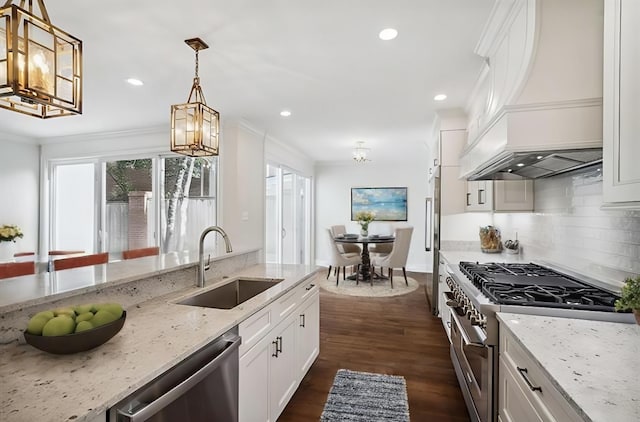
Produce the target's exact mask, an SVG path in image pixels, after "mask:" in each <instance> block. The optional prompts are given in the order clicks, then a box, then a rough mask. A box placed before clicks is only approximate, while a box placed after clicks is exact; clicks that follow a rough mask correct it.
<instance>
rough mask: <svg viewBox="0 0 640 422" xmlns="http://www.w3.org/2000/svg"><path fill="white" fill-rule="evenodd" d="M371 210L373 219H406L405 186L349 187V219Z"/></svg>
mask: <svg viewBox="0 0 640 422" xmlns="http://www.w3.org/2000/svg"><path fill="white" fill-rule="evenodd" d="M360 211H371V212H373V213H374V215H375V219H374V221H407V188H406V187H404V188H403V187H394V188H351V221H356V219H355V215H356V214H357V213H358V212H360Z"/></svg>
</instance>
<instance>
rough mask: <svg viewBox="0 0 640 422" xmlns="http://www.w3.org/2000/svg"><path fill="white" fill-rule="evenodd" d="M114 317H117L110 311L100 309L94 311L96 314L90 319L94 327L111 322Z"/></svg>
mask: <svg viewBox="0 0 640 422" xmlns="http://www.w3.org/2000/svg"><path fill="white" fill-rule="evenodd" d="M116 319H118V317H116V316H115V315H114V314H112V313H111V312H109V311H107V310H106V309H100V310H99V311H98V312H96V314H95V315H94V316H93V318H92V319H91V324H92V325H93V326H94V327H99V326H101V325H105V324H108V323H110V322H113V321H115V320H116Z"/></svg>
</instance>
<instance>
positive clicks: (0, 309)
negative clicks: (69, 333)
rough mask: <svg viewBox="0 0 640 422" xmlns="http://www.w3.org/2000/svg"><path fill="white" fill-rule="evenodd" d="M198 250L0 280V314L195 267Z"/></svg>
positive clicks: (222, 255)
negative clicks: (196, 251)
mask: <svg viewBox="0 0 640 422" xmlns="http://www.w3.org/2000/svg"><path fill="white" fill-rule="evenodd" d="M252 251H253V250H242V251H236V252H232V253H229V254H224V253H223V254H220V255H218V256H212V257H211V262H215V261H218V260H223V259H228V258H230V257H233V256H237V255H242V254H246V253H248V252H252ZM197 264H198V254H197V253H194V252H191V253H189V252H181V253H177V252H171V253H167V254H161V255H156V256H150V257H144V258H137V259H130V260H126V261H115V262H110V263H108V264H102V265H91V266H87V267H79V268H73V269H69V270H61V271H53V272H42V273H38V274H34V275H26V276H20V277H12V278H7V279H3V280H0V315H2V314H3V313H5V312H11V311H14V310H16V309H21V308H25V307H29V306H33V305H37V304H40V303H47V302H51V301H52V300H57V299H62V298H65V297H71V296H76V295H79V294H83V293H87V292H91V291H96V290H100V289H104V288H105V287H109V286H115V285H118V284H126V283H129V282H131V281H134V280H139V279H142V278H145V277H153V276H157V275H161V274H166V273H169V272H172V271H176V270H179V269H183V268H189V267H195V266H196V265H197Z"/></svg>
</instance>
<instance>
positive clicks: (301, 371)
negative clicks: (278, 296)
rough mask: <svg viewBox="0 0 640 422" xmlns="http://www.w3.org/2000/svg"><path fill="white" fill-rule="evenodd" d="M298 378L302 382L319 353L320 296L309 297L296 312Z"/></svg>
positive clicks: (317, 294)
mask: <svg viewBox="0 0 640 422" xmlns="http://www.w3.org/2000/svg"><path fill="white" fill-rule="evenodd" d="M296 349H297V351H296V354H297V365H298V378H299V379H300V380H302V377H304V376H305V374H306V373H307V371H308V370H309V368H311V365H312V364H313V362H314V361H315V360H316V357H317V356H318V353H319V351H320V294H319V293H318V291H316V292H315V294H314V295H312V296H310V297H309V299H307V300H306V301H305V302H304V303H303V304H302V306H301V307H300V312H298V332H297V333H296Z"/></svg>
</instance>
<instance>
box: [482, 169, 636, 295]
mask: <svg viewBox="0 0 640 422" xmlns="http://www.w3.org/2000/svg"><path fill="white" fill-rule="evenodd" d="M534 186H535V191H534V194H535V213H525V214H517V213H506V214H495V215H494V224H495V225H496V226H497V227H498V228H500V229H501V230H502V234H503V235H502V239H503V240H505V239H509V238H511V239H512V238H513V237H514V236H515V232H516V231H517V232H518V239H519V240H520V241H521V242H522V244H523V246H524V253H525V254H526V253H528V252H530V253H531V254H532V255H533V254H535V255H536V256H542V257H543V258H545V259H546V260H548V261H552V262H555V263H558V264H561V265H562V266H565V267H568V268H570V269H573V270H575V271H576V272H579V273H581V274H585V275H587V276H591V277H593V278H596V279H598V280H601V281H604V282H607V283H609V284H611V285H613V286H615V287H620V286H621V285H622V281H623V280H624V278H625V277H631V276H637V275H638V274H640V210H606V209H601V208H600V206H601V205H602V174H601V172H600V171H599V170H597V169H593V170H591V171H588V172H584V173H576V174H570V175H565V176H558V177H552V178H548V179H537V180H536V181H535V185H534Z"/></svg>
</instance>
